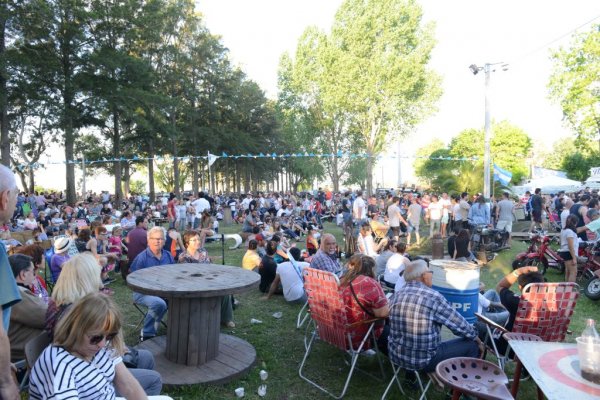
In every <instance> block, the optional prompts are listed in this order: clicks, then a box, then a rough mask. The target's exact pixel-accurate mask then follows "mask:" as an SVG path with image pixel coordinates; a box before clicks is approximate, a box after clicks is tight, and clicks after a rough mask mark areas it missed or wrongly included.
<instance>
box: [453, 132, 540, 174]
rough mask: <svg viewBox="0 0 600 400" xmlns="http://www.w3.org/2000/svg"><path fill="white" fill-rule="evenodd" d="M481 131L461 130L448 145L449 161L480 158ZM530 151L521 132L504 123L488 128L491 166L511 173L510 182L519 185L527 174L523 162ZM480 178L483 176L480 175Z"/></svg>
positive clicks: (525, 134)
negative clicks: (493, 165) (490, 136)
mask: <svg viewBox="0 0 600 400" xmlns="http://www.w3.org/2000/svg"><path fill="white" fill-rule="evenodd" d="M484 135H485V133H484V131H483V129H479V130H477V129H465V130H463V131H462V132H460V133H459V134H458V135H457V136H456V137H454V138H453V139H452V141H451V142H450V155H451V156H452V157H457V158H460V157H478V158H480V159H482V158H483V142H484ZM530 150H531V138H530V137H529V136H528V135H527V133H525V132H524V131H523V130H522V129H521V128H519V127H516V126H514V125H512V124H511V123H509V122H508V121H501V122H498V123H493V124H492V138H491V141H490V153H491V157H492V162H493V163H495V164H497V165H498V166H499V167H501V168H504V169H507V170H509V171H510V172H512V174H513V177H512V182H513V183H515V182H520V181H521V180H522V179H523V178H524V177H525V176H526V175H527V174H528V170H527V164H526V162H525V161H526V158H527V157H528V155H529V152H530ZM482 177H483V175H482Z"/></svg>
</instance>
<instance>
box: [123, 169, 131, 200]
mask: <svg viewBox="0 0 600 400" xmlns="http://www.w3.org/2000/svg"><path fill="white" fill-rule="evenodd" d="M130 182H131V172H130V167H129V162H127V161H125V164H123V196H125V197H126V198H129V185H130Z"/></svg>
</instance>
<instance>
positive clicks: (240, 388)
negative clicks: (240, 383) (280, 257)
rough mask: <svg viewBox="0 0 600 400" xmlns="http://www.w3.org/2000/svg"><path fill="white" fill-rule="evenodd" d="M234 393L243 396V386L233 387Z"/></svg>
mask: <svg viewBox="0 0 600 400" xmlns="http://www.w3.org/2000/svg"><path fill="white" fill-rule="evenodd" d="M235 395H236V396H237V397H244V388H243V387H239V388H237V389H235Z"/></svg>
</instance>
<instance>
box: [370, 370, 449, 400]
mask: <svg viewBox="0 0 600 400" xmlns="http://www.w3.org/2000/svg"><path fill="white" fill-rule="evenodd" d="M390 364H392V370H393V371H394V375H393V376H392V379H391V380H390V383H388V385H387V387H386V388H385V391H384V392H383V395H382V396H381V400H385V398H386V397H387V394H388V393H389V391H390V389H391V388H392V385H393V384H394V382H396V384H397V385H398V389H400V392H401V393H402V395H403V396H404V395H405V393H404V389H403V388H402V383H400V378H399V377H398V374H399V373H400V372H401V371H403V370H407V371H411V372H414V374H415V376H416V378H417V383H418V384H419V389H420V390H421V396H420V397H419V400H421V399H427V397H426V394H427V390H428V389H429V386H431V383H432V382H436V383H438V384H439V382H438V380H437V378H436V376H435V373H433V372H430V373H428V374H427V377H428V380H427V385H425V387H423V380H422V379H421V375H420V373H419V371H415V370H411V369H406V368H402V367H400V366H398V365H396V364H394V363H393V362H392V361H391V360H390Z"/></svg>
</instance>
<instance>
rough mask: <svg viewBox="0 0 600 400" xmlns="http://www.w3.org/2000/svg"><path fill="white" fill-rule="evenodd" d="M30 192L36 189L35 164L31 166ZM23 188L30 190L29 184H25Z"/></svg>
mask: <svg viewBox="0 0 600 400" xmlns="http://www.w3.org/2000/svg"><path fill="white" fill-rule="evenodd" d="M28 171H29V193H33V192H34V191H35V171H34V170H33V166H31V165H30V166H29V170H28ZM23 189H25V190H28V188H27V186H23Z"/></svg>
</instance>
